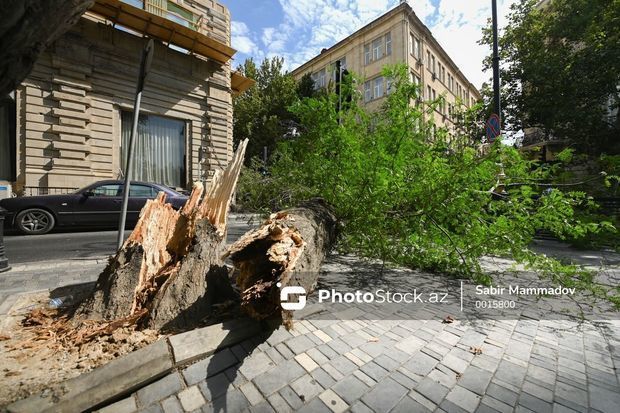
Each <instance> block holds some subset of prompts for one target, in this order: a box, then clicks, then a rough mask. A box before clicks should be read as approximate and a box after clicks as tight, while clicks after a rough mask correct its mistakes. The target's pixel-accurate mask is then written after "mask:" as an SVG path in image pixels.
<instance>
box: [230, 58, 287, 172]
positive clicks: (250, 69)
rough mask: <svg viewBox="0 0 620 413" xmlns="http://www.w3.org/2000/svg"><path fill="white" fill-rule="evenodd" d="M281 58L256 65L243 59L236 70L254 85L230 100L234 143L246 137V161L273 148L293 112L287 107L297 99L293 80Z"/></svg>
mask: <svg viewBox="0 0 620 413" xmlns="http://www.w3.org/2000/svg"><path fill="white" fill-rule="evenodd" d="M283 66H284V59H282V58H281V57H274V58H272V59H265V60H263V62H262V63H261V64H260V66H257V65H256V63H255V62H254V60H252V59H247V60H246V61H245V62H244V63H243V65H241V66H240V67H239V68H238V70H240V71H241V72H242V73H243V75H244V76H246V77H249V78H251V79H254V80H255V81H256V84H255V85H254V86H252V87H251V88H250V89H249V90H247V91H246V92H244V93H242V94H241V95H239V96H237V97H235V98H234V100H233V110H234V121H233V122H234V123H233V125H234V135H233V136H234V140H235V146H236V145H237V144H238V142H240V141H242V140H243V139H246V138H249V139H250V143H249V145H248V149H247V153H246V161H247V162H249V161H250V159H252V157H255V156H262V153H263V148H264V147H267V151H268V153H272V152H273V150H274V149H275V143H276V140H277V139H278V138H280V137H282V136H283V135H285V134H286V132H287V130H288V128H289V127H290V123H291V121H292V120H293V118H294V117H293V114H292V113H290V112H289V110H288V108H289V107H290V106H291V105H292V104H293V103H295V101H296V100H297V99H298V95H297V83H296V82H295V79H293V77H292V76H291V75H290V74H288V73H283Z"/></svg>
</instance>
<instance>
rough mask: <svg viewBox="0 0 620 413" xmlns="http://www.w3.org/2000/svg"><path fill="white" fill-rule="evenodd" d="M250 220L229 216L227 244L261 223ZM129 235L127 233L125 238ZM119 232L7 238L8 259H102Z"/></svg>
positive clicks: (14, 261)
mask: <svg viewBox="0 0 620 413" xmlns="http://www.w3.org/2000/svg"><path fill="white" fill-rule="evenodd" d="M249 219H250V218H249V217H243V216H237V215H231V216H229V225H228V237H227V242H228V243H231V242H233V241H234V240H236V239H237V238H239V237H240V236H241V235H242V234H244V233H245V232H246V231H247V230H248V229H250V228H252V227H253V226H256V225H257V224H258V223H259V222H258V220H256V219H255V220H254V221H252V222H250V223H248V220H249ZM129 234H130V231H125V237H127V236H129ZM116 235H117V232H116V231H95V232H88V231H82V232H59V233H51V234H46V235H28V236H25V235H16V234H9V235H5V236H4V246H5V250H6V251H5V252H6V256H7V258H8V259H9V263H10V264H25V263H32V262H39V261H50V260H62V259H67V258H72V259H75V258H100V257H104V256H107V255H111V254H113V253H114V251H115V249H116Z"/></svg>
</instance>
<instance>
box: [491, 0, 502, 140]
mask: <svg viewBox="0 0 620 413" xmlns="http://www.w3.org/2000/svg"><path fill="white" fill-rule="evenodd" d="M491 9H492V13H493V110H494V112H495V114H496V115H497V116H499V119H500V130H501V124H502V123H503V122H502V104H501V101H500V98H499V46H498V41H497V0H492V4H491Z"/></svg>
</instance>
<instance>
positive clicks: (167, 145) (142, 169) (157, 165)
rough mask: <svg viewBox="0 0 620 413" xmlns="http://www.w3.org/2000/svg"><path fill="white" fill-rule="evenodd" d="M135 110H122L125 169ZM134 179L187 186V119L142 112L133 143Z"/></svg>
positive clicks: (123, 161)
mask: <svg viewBox="0 0 620 413" xmlns="http://www.w3.org/2000/svg"><path fill="white" fill-rule="evenodd" d="M132 122H133V113H131V112H123V113H122V122H121V129H122V131H121V135H122V143H121V149H122V150H121V153H122V168H123V171H124V170H125V168H126V166H127V149H128V147H129V138H130V136H131V127H132ZM133 157H134V158H133V165H132V171H131V179H132V180H136V181H145V182H156V183H160V184H164V185H168V186H172V187H183V186H185V122H184V121H181V120H176V119H170V118H164V117H161V116H153V115H140V117H139V120H138V133H137V135H136V138H135V142H134V152H133Z"/></svg>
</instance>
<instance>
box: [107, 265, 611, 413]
mask: <svg viewBox="0 0 620 413" xmlns="http://www.w3.org/2000/svg"><path fill="white" fill-rule="evenodd" d="M368 265H371V264H364V263H361V262H360V261H359V260H353V259H351V258H350V257H342V256H333V257H331V258H330V259H329V260H328V261H327V262H326V263H325V264H324V266H323V269H324V270H325V273H324V274H322V275H321V287H322V288H333V287H339V286H340V287H345V286H346V287H363V286H365V285H366V286H368V285H372V286H382V285H383V286H386V287H391V286H394V283H398V287H399V288H402V287H406V286H407V285H409V287H410V288H415V287H416V286H420V285H425V286H429V285H436V286H437V288H443V287H445V280H442V278H441V277H435V276H432V275H428V274H423V273H419V272H415V271H409V270H400V269H392V270H385V271H383V272H382V273H379V272H378V271H376V269H373V268H371V270H370V271H367V272H366V274H367V275H366V277H360V276H359V274H357V273H355V271H353V272H351V271H349V272H347V267H349V269H350V268H351V267H353V268H356V269H359V268H361V267H364V266H368ZM382 318H383V319H382ZM454 318H456V320H455V321H454V322H452V323H444V322H443V321H444V320H443V319H442V315H440V314H429V317H427V318H426V319H404V318H401V319H398V320H389V319H385V316H383V315H381V314H376V313H373V312H372V311H369V312H367V313H364V314H362V315H360V316H359V317H357V318H351V319H348V320H341V321H334V320H326V319H318V318H312V317H311V316H309V318H308V319H306V320H303V321H296V322H295V328H294V329H293V330H291V331H287V330H285V329H284V328H282V327H281V328H279V329H277V330H275V331H272V332H270V333H265V334H264V335H263V336H260V337H255V338H253V339H251V340H248V341H246V342H243V343H241V344H239V345H236V346H234V347H232V348H228V349H224V350H221V351H219V352H217V353H215V354H214V355H212V356H210V357H208V358H206V359H204V360H201V361H198V362H197V363H195V364H192V365H190V366H187V367H186V368H184V369H180V370H179V371H175V372H173V373H171V374H169V375H167V376H165V377H164V378H162V379H160V380H159V381H157V382H155V383H152V384H150V385H148V386H146V387H144V388H142V389H140V390H138V391H137V392H135V393H133V394H132V395H131V396H130V397H128V398H125V399H123V400H121V401H119V402H117V403H115V404H113V405H110V406H107V407H105V408H103V409H102V410H101V411H102V412H134V411H140V412H166V413H169V412H184V411H185V412H194V411H196V412H200V411H202V412H212V411H216V412H239V411H250V412H287V411H300V412H344V411H351V412H428V411H435V412H474V411H479V412H495V411H499V412H511V411H518V412H573V411H577V412H586V411H589V412H609V413H611V412H614V413H615V412H617V411H618V406H619V405H620V382H619V380H620V371H619V370H617V367H620V322H618V321H617V319H616V320H612V321H599V322H588V321H578V320H574V321H571V320H549V319H545V318H546V317H545V314H544V313H542V314H540V317H539V318H531V315H530V316H528V317H527V318H526V317H523V316H521V317H513V318H514V319H505V320H479V319H476V317H475V316H470V317H469V318H467V316H465V315H464V314H461V315H455V317H454Z"/></svg>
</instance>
